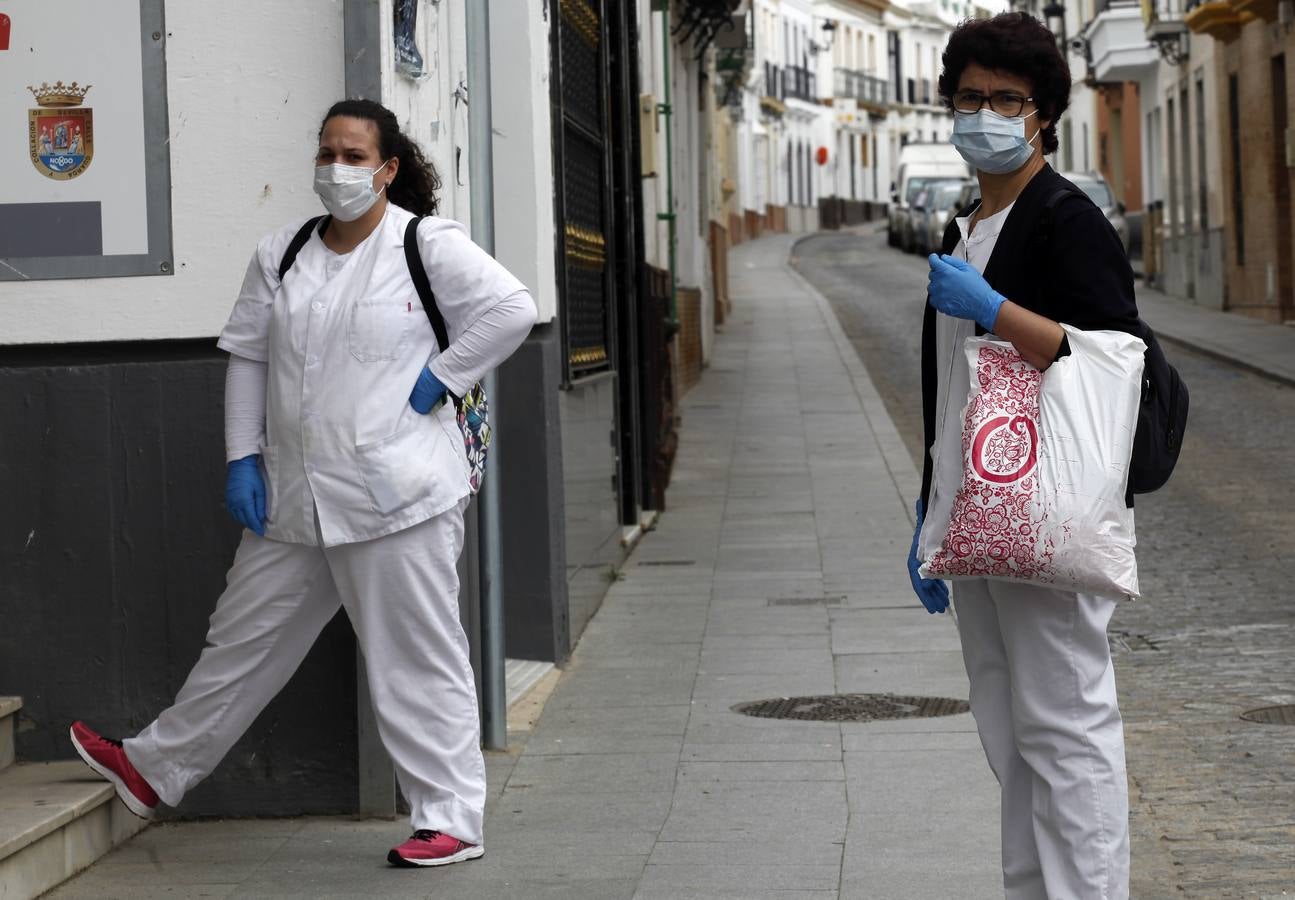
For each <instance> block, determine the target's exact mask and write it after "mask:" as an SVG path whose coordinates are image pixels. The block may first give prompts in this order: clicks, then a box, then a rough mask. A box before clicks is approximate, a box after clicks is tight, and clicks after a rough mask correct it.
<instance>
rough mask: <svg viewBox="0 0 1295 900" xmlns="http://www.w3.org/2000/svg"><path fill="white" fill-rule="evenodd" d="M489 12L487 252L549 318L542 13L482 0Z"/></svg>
mask: <svg viewBox="0 0 1295 900" xmlns="http://www.w3.org/2000/svg"><path fill="white" fill-rule="evenodd" d="M490 11H491V23H492V26H493V27H492V28H491V29H490V63H491V69H492V72H491V88H492V90H491V105H492V107H493V115H494V146H493V150H494V164H495V165H494V174H495V256H496V257H497V258H498V259H499V261H500V262H501V263H503V264H504V265H505V266H506V267H507V268H508V270H509V271H510V272H512V273H513V274H514V275H516V276H517V277H518V278H519V279H521V281H522V283H523V284H525V285H526V286H527V287H528V288H529V289H530V292H531V296H532V297H533V298H534V299H535V304H536V306H537V307H538V309H539V320H540V321H541V322H549V321H552V320H553V319H554V318H556V316H557V263H556V257H555V252H556V247H555V239H556V235H555V234H554V231H553V222H554V221H555V220H554V198H553V113H552V106H551V103H552V100H551V98H550V96H549V89H550V81H551V78H552V69H551V61H550V45H549V24H550V23H549V16H548V15H547V14H546V13H545V11H544V9H543V8H541V7H540V6H538V5H536V6H528V7H527V8H526V10H525V11H523V12H520V13H519V12H517V9H516V4H515V2H514V0H490ZM496 23H498V24H496ZM500 25H504V26H506V27H500ZM519 86H525V89H522V90H519V89H518V87H519Z"/></svg>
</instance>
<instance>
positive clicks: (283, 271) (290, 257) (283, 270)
mask: <svg viewBox="0 0 1295 900" xmlns="http://www.w3.org/2000/svg"><path fill="white" fill-rule="evenodd" d="M327 220H328V216H315V217H314V218H313V219H310V220H309V221H307V222H306V224H304V225H302V226H301V228H300V229H298V230H297V233H296V234H294V235H293V236H292V240H291V241H289V243H288V249H287V250H285V251H283V259H281V260H280V261H279V282H280V283H282V282H283V276H284V275H287V274H288V270H289V269H291V268H292V264H293V263H294V262H296V261H297V254H298V253H300V252H301V248H302V247H304V246H306V241H308V240H310V232H311V229H313V228H314V227H315V226H316V225H319V236H320V237H323V236H324V229H325V228H327V227H328V221H327ZM321 222H322V223H323V224H322V225H321V224H320V223H321Z"/></svg>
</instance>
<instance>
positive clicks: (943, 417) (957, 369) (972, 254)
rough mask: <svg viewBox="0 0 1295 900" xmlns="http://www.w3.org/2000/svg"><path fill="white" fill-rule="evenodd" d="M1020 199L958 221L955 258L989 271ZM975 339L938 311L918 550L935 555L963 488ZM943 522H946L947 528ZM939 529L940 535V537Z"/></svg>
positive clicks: (965, 323)
mask: <svg viewBox="0 0 1295 900" xmlns="http://www.w3.org/2000/svg"><path fill="white" fill-rule="evenodd" d="M1015 205H1016V201H1012V203H1010V204H1009V205H1008V206H1006V207H1005V208H1003V209H1001V210H999V211H998V212H996V213H994V214H993V215H992V216H990V217H989V218H987V219H982V220H980V221H979V222H977V223H976V228H975V231H971V230H970V225H971V217H970V216H962V217H961V218H958V219H955V221H956V222H957V223H958V231H959V232H960V233H961V234H962V239H961V240H960V241H958V246H957V247H955V248H954V250H953V256H955V257H957V258H958V259H965V260H966V261H967V262H969V263H971V265H972V267H973V268H974V269H975V270H976V271H977V272H979V273H980V274H981V275H984V274H985V269H986V268H988V267H989V259H990V257H992V256H993V255H994V246H995V245H996V244H997V243H998V235H999V233H1000V232H1001V231H1002V230H1003V225H1004V223H1005V222H1007V217H1008V216H1009V215H1010V214H1011V212H1012V207H1013V206H1015ZM975 336H976V323H975V322H973V321H971V320H970V319H957V318H954V317H953V316H949V315H945V314H944V313H942V312H939V311H938V310H937V311H936V313H935V359H936V372H937V375H938V382H937V388H936V393H935V404H936V405H935V440H934V441H933V442H932V444H931V464H932V468H931V495H930V497H928V498H927V503H926V506H927V510H926V521H925V524H923V526H922V536H921V539H920V541H919V547H918V552H919V555H920V556H921V558H922V559H930V557H931V556H932V555H933V554H934V553H935V552H936V551H938V550H939V549H940V545H941V544H942V543H943V542H944V537H945V532H946V531H947V525H948V522H949V517H950V515H951V514H952V512H953V501H954V497H955V496H956V494H957V492H958V487H959V486H960V485H961V484H962V418H963V415H964V414H965V413H966V410H967V396H968V394H970V393H971V372H970V370H969V369H968V368H967V359H966V356H964V355H963V352H962V348H963V346H964V345H965V344H966V343H967V338H970V337H975ZM939 523H943V524H944V526H945V527H944V528H941V527H940V524H939ZM937 530H938V531H939V533H937Z"/></svg>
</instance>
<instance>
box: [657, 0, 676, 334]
mask: <svg viewBox="0 0 1295 900" xmlns="http://www.w3.org/2000/svg"><path fill="white" fill-rule="evenodd" d="M661 65H662V67H663V68H664V70H665V102H664V103H658V104H657V112H658V113H660V114H661V117H662V118H664V119H665V204H666V211H665V212H663V213H657V215H656V217H657V219H659V220H663V221H665V222H666V223H667V226H668V228H669V232H670V243H669V251H670V322H669V325H670V329H671V332H672V333H673V332H675V331H678V329H679V299H678V297H679V273H678V269H677V262H676V260H675V253H676V250H675V248H676V246H677V244H678V234H677V231H676V228H677V224H676V221H675V212H674V125H673V122H674V108H673V107H672V106H671V103H670V6H669V4H668V3H667V4H666V6H665V8H664V9H663V10H662V11H661Z"/></svg>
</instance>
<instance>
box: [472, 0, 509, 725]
mask: <svg viewBox="0 0 1295 900" xmlns="http://www.w3.org/2000/svg"><path fill="white" fill-rule="evenodd" d="M488 2H489V0H466V5H467V16H466V20H465V24H466V26H467V27H466V31H467V56H468V60H467V63H468V66H467V67H468V141H469V151H470V152H469V154H468V178H469V179H470V180H469V184H470V185H471V198H472V200H471V209H472V239H473V240H474V241H475V242H476V243H477V244H479V245H480V246H481V247H482V248H484V249H485V251H486V252H487V253H489V254H491V255H492V256H493V255H494V252H495V184H494V166H495V163H494V152H493V137H492V135H493V131H494V129H493V117H492V113H491V105H490V9H489V7H488V5H487V4H488ZM482 386H483V387H484V388H485V389H486V393H487V394H488V395H489V396H490V401H491V406H492V412H493V413H494V415H495V416H496V421H497V417H498V414H499V407H498V406H497V405H495V404H496V403H497V401H498V398H499V392H498V390H497V388H498V377H497V375H496V373H494V372H491V373H490V374H489V375H487V376H486V377H485V379H484V380H483V382H482ZM485 476H486V477H485V481H484V483H483V485H482V488H481V493H480V494H478V495H477V497H478V503H479V506H478V511H479V522H478V529H477V530H478V540H479V542H480V544H479V549H478V553H479V556H480V560H479V562H480V569H481V694H482V714H483V716H482V717H483V719H484V721H483V723H482V740H483V741H484V743H485V745H486V747H487V748H488V749H490V750H504V749H507V747H508V697H507V689H506V687H505V684H504V595H503V579H502V575H503V558H502V555H501V552H500V551H501V548H502V545H503V539H502V524H503V523H502V519H501V510H500V502H499V448H498V446H495V447H492V448H491V450H490V454H489V456H488V457H487V459H486V473H485Z"/></svg>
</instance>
